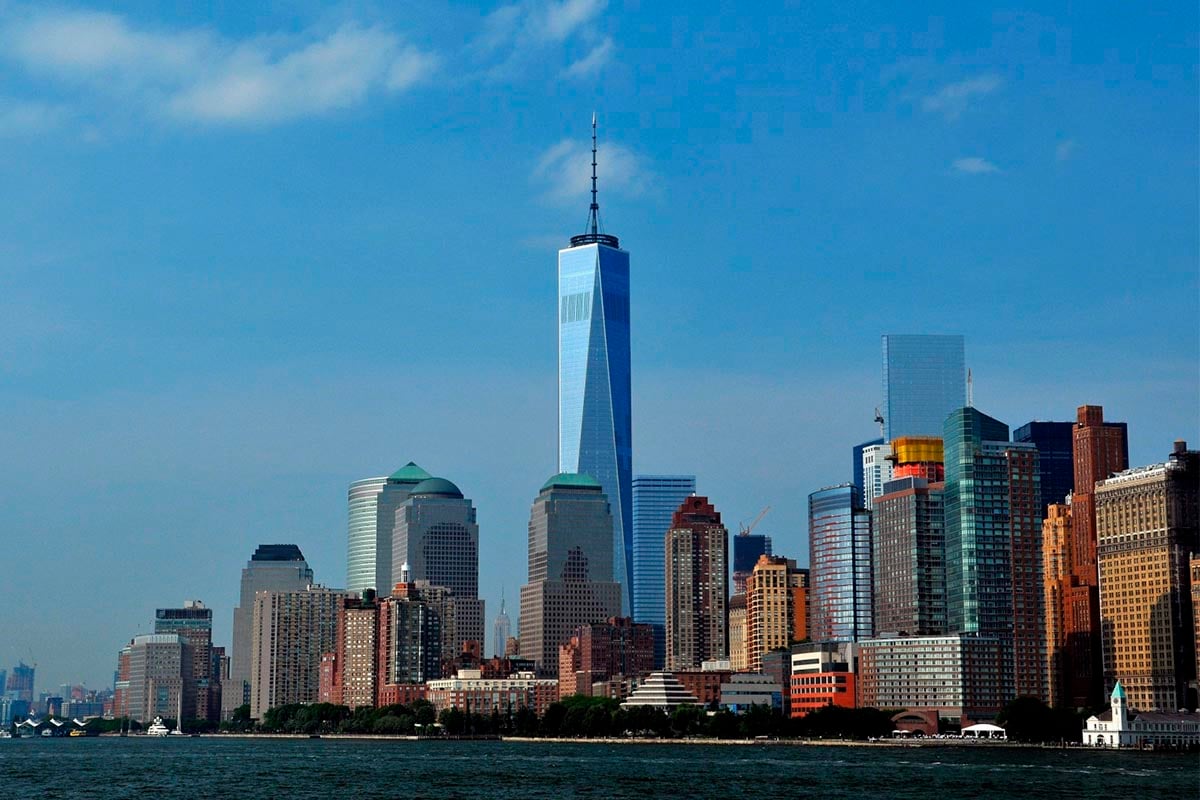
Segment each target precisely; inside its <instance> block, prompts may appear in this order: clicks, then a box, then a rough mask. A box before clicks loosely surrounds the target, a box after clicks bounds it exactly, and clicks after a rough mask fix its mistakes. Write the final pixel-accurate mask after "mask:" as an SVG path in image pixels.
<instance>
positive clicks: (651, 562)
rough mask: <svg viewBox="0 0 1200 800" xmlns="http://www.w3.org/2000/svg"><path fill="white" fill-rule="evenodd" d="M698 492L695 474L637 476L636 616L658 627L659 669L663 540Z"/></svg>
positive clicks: (658, 656)
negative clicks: (681, 507) (686, 502)
mask: <svg viewBox="0 0 1200 800" xmlns="http://www.w3.org/2000/svg"><path fill="white" fill-rule="evenodd" d="M695 493H696V476H695V475H637V476H635V477H634V479H633V618H634V619H635V620H637V621H638V622H645V623H647V624H649V625H653V626H654V657H655V662H654V665H655V667H656V668H659V669H661V668H662V665H663V663H664V659H665V658H666V636H667V612H666V590H665V589H664V584H663V558H664V557H665V555H664V550H663V541H664V538H665V537H666V533H667V529H668V528H670V527H671V517H672V515H674V513H675V510H676V509H677V508H679V504H680V503H682V502H683V501H684V500H685V499H687V498H688V497H690V496H691V495H693V494H695ZM735 569H736V566H735Z"/></svg>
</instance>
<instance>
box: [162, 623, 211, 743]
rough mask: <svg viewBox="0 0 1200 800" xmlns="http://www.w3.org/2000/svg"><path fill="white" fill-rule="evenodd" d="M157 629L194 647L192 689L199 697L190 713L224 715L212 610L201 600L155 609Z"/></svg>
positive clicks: (206, 716)
mask: <svg viewBox="0 0 1200 800" xmlns="http://www.w3.org/2000/svg"><path fill="white" fill-rule="evenodd" d="M154 632H155V633H174V634H178V635H179V636H181V637H182V638H183V639H184V640H186V641H187V643H188V645H190V646H191V649H192V653H191V661H192V675H191V679H192V688H191V691H190V694H191V696H192V697H193V698H194V700H195V705H194V706H193V707H192V708H189V709H186V716H187V717H190V718H195V719H204V720H217V719H220V718H221V676H220V673H218V672H217V671H216V664H215V663H214V659H213V645H212V609H211V608H205V607H204V603H202V602H200V601H199V600H185V601H184V602H183V607H182V608H160V609H157V610H156V611H155V612H154Z"/></svg>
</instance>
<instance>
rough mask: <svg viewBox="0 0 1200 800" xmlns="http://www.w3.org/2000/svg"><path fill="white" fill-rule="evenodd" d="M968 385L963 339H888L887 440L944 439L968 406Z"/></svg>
mask: <svg viewBox="0 0 1200 800" xmlns="http://www.w3.org/2000/svg"><path fill="white" fill-rule="evenodd" d="M966 385H967V382H966V356H965V355H964V344H963V337H962V336H927V335H909V334H902V335H897V334H886V335H884V337H883V418H884V434H883V438H884V439H885V440H886V441H889V442H890V441H891V440H892V439H895V438H896V437H897V436H941V435H942V423H943V422H944V421H945V419H946V417H947V416H948V415H949V414H950V412H952V411H954V410H955V409H958V408H962V407H963V406H964V405H966V400H967V399H966Z"/></svg>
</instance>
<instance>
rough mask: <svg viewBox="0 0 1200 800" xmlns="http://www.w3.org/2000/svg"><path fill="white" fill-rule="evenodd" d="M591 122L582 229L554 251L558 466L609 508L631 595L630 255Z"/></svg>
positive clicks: (616, 566)
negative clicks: (603, 178)
mask: <svg viewBox="0 0 1200 800" xmlns="http://www.w3.org/2000/svg"><path fill="white" fill-rule="evenodd" d="M594 126H595V120H594V119H593V128H592V133H593V138H592V147H593V150H592V175H593V177H592V205H591V213H590V216H589V222H588V230H587V231H586V232H584V233H582V234H579V235H577V236H572V237H571V241H570V246H569V247H567V248H565V249H563V250H559V251H558V469H559V472H565V473H576V474H582V475H591V476H592V477H593V478H595V479H596V480H597V481H599V483H600V486H601V488H602V490H603V492H604V495H605V496H606V497H608V500H609V503H610V504H611V506H612V508H611V513H612V521H613V535H612V550H613V576H614V578H615V580H616V582H617V583H619V584H621V586H622V606H623V609H622V613H628V612H629V611H630V609H631V608H632V604H633V596H632V587H633V581H632V580H631V578H632V575H633V558H632V556H633V422H632V417H633V402H632V394H631V385H630V344H629V341H630V340H629V253H628V252H627V251H625V250H622V249H621V245H620V241H619V240H618V239H617V237H616V236H613V235H612V234H607V233H603V232H602V231H601V227H600V206H599V205H598V204H597V202H596V179H595V169H596V166H595V165H596V153H595V127H594Z"/></svg>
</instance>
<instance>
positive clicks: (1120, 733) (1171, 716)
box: [1083, 681, 1200, 750]
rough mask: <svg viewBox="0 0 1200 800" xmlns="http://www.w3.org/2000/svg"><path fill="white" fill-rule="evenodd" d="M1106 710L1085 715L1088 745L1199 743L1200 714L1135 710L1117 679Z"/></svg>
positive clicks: (1181, 746) (1179, 746)
mask: <svg viewBox="0 0 1200 800" xmlns="http://www.w3.org/2000/svg"><path fill="white" fill-rule="evenodd" d="M1109 704H1110V705H1109V710H1108V711H1105V712H1104V713H1103V714H1099V715H1097V716H1094V717H1088V720H1087V726H1086V727H1085V728H1084V730H1083V743H1084V744H1085V745H1086V746H1088V747H1112V748H1119V747H1134V748H1146V749H1159V748H1162V749H1167V750H1195V749H1196V748H1197V747H1200V715H1197V714H1194V713H1192V714H1189V713H1187V712H1186V711H1185V712H1140V713H1139V712H1136V711H1134V710H1132V709H1131V708H1130V707H1129V704H1128V699H1127V698H1126V696H1125V688H1124V687H1123V686H1121V682H1120V681H1117V683H1116V685H1115V686H1113V690H1112V694H1111V696H1110V698H1109Z"/></svg>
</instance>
